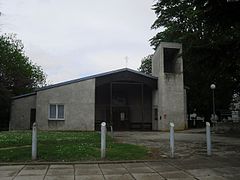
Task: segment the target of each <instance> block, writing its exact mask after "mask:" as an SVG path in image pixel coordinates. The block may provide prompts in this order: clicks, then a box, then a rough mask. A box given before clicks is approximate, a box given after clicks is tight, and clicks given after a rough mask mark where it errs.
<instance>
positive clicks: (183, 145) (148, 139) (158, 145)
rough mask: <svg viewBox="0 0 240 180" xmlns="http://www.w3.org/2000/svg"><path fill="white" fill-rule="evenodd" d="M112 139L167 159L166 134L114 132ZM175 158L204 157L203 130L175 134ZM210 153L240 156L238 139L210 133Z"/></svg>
mask: <svg viewBox="0 0 240 180" xmlns="http://www.w3.org/2000/svg"><path fill="white" fill-rule="evenodd" d="M114 137H115V138H116V139H117V140H118V141H119V142H123V143H129V144H137V145H144V146H147V147H150V148H155V149H156V150H157V151H156V154H155V155H154V157H155V158H166V157H169V153H170V152H169V133H168V132H131V131H129V132H127V131H124V132H114ZM174 147H175V156H176V157H178V158H191V157H194V156H196V155H199V156H205V155H206V135H205V129H193V130H185V131H180V132H175V146H174ZM212 148H213V149H212V151H213V154H214V155H218V156H231V155H234V154H240V138H239V137H229V136H228V137H226V136H223V135H218V134H214V133H212Z"/></svg>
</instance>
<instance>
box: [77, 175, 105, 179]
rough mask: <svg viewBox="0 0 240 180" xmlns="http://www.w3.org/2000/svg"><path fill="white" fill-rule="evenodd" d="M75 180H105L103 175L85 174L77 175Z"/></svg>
mask: <svg viewBox="0 0 240 180" xmlns="http://www.w3.org/2000/svg"><path fill="white" fill-rule="evenodd" d="M75 180H104V177H103V175H83V176H76V177H75Z"/></svg>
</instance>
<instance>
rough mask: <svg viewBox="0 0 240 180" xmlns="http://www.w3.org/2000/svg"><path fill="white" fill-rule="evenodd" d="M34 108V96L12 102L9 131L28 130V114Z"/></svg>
mask: <svg viewBox="0 0 240 180" xmlns="http://www.w3.org/2000/svg"><path fill="white" fill-rule="evenodd" d="M35 108H36V95H30V96H27V97H24V98H20V99H15V100H14V101H12V106H11V115H10V122H9V129H10V130H25V129H30V113H31V109H35Z"/></svg>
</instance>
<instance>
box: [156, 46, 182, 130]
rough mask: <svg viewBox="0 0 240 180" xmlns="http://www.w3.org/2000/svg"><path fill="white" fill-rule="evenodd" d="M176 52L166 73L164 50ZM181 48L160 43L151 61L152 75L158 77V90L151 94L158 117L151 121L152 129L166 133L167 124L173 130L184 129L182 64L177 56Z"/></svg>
mask: <svg viewBox="0 0 240 180" xmlns="http://www.w3.org/2000/svg"><path fill="white" fill-rule="evenodd" d="M166 49H167V50H169V51H172V50H174V51H175V50H177V51H176V52H177V54H176V56H174V55H171V54H170V55H171V56H173V57H174V58H175V59H174V61H173V64H170V66H171V67H173V68H172V69H171V70H172V71H171V72H166V69H164V68H166V64H165V65H164V63H168V62H166V60H164V58H166V57H165V55H164V53H165V50H166ZM181 53H182V46H181V44H178V43H167V42H162V43H160V45H159V47H158V48H157V50H156V52H155V54H154V56H153V59H152V75H153V76H156V77H158V90H157V91H156V92H153V106H154V107H157V108H158V117H157V119H156V120H155V119H153V122H154V123H153V125H154V126H153V127H154V128H153V129H154V130H163V131H166V130H168V129H169V123H170V122H173V123H174V124H175V129H177V130H182V129H184V128H185V110H184V85H183V62H182V57H181V56H179V54H181Z"/></svg>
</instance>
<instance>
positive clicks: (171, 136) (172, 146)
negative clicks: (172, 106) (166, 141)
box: [170, 123, 174, 158]
mask: <svg viewBox="0 0 240 180" xmlns="http://www.w3.org/2000/svg"><path fill="white" fill-rule="evenodd" d="M170 156H171V158H174V123H170Z"/></svg>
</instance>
